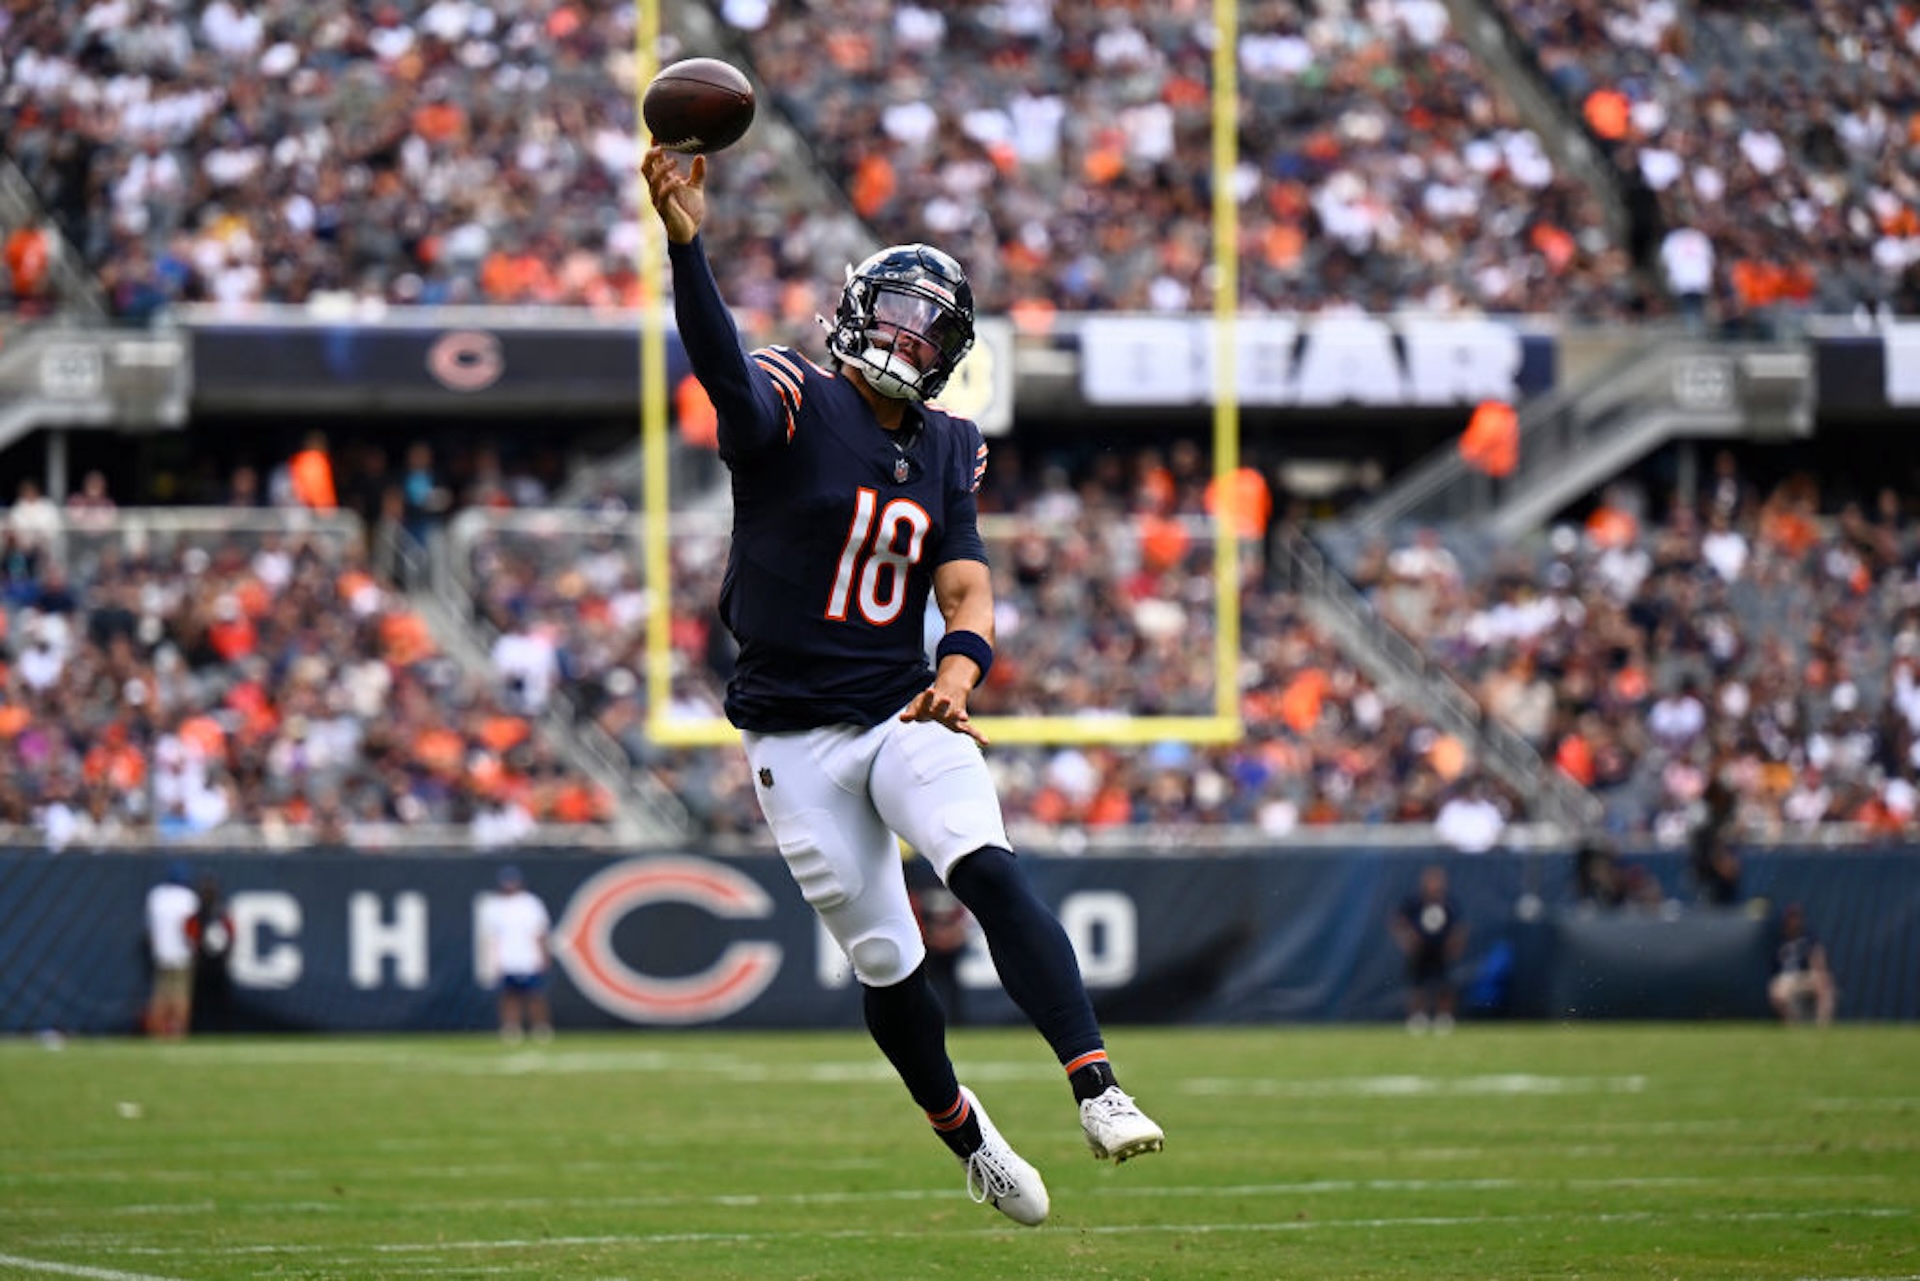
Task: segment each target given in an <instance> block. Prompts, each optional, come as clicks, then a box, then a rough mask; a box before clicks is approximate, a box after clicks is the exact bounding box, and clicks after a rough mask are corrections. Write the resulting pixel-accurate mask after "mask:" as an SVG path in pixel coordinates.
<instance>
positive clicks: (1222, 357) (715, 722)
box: [634, 0, 1244, 747]
mask: <svg viewBox="0 0 1920 1281" xmlns="http://www.w3.org/2000/svg"><path fill="white" fill-rule="evenodd" d="M1237 5H1238V0H1214V4H1213V22H1214V47H1213V51H1212V72H1213V86H1212V98H1211V130H1210V132H1211V134H1212V154H1211V167H1212V171H1213V191H1212V207H1211V212H1212V232H1213V236H1212V239H1213V255H1212V269H1213V310H1212V324H1211V327H1210V328H1211V345H1212V358H1213V359H1212V363H1213V388H1212V390H1213V449H1212V453H1213V468H1212V478H1213V490H1214V495H1215V500H1214V510H1213V513H1212V528H1213V543H1214V546H1213V569H1212V572H1213V578H1214V587H1213V593H1212V598H1213V616H1214V617H1213V623H1214V628H1213V630H1214V652H1213V682H1214V697H1213V713H1212V714H1211V715H1205V716H1202V715H1193V716H1182V715H1153V716H1117V715H1075V714H1073V712H1072V709H1065V714H1063V715H1055V716H982V717H980V718H978V723H979V725H980V728H981V730H982V731H983V732H984V733H985V734H986V735H987V736H988V738H990V739H991V740H992V741H993V742H995V743H999V744H1007V745H1020V744H1029V745H1050V746H1063V747H1064V746H1096V745H1111V746H1141V747H1144V746H1151V745H1152V744H1154V743H1164V742H1184V743H1231V742H1237V741H1238V740H1239V739H1240V738H1241V737H1242V736H1243V735H1244V727H1243V725H1242V723H1241V718H1240V694H1239V660H1240V640H1241V635H1240V534H1239V530H1238V528H1237V527H1236V524H1235V518H1236V511H1235V501H1234V498H1233V494H1234V487H1233V478H1234V476H1235V475H1236V473H1237V472H1238V471H1239V469H1240V401H1239V378H1238V373H1237V364H1236V355H1237V350H1238V344H1237V336H1236V334H1237V327H1238V315H1239V306H1240V289H1239V279H1240V277H1239V271H1240V255H1239V234H1240V228H1239V209H1238V206H1237V204H1236V201H1235V194H1234V183H1235V175H1236V173H1237V170H1238V167H1239V127H1238V121H1239V84H1238V75H1237V57H1238V50H1237V45H1238V43H1239V13H1238V8H1237ZM637 8H638V12H637V15H636V27H635V35H634V39H635V59H634V65H635V77H636V82H635V86H634V120H635V126H636V128H637V129H639V130H641V132H642V135H643V138H644V131H645V125H644V123H642V121H641V118H640V112H639V104H640V98H641V96H642V95H643V94H644V93H645V89H646V84H647V81H648V80H649V79H651V78H652V75H653V73H654V71H655V70H656V68H657V46H658V37H659V23H660V0H639V3H638V6H637ZM642 199H643V200H644V194H643V195H642ZM641 212H642V214H644V212H645V210H644V208H643V209H642V211H641ZM641 222H642V223H643V224H644V225H645V226H646V228H647V234H646V238H645V242H644V247H643V249H642V255H643V262H642V274H641V279H642V282H643V295H644V301H643V304H642V306H643V314H642V328H641V444H642V449H641V457H642V461H643V464H644V466H643V469H642V477H643V479H642V486H641V489H642V497H643V513H642V521H641V535H642V540H641V541H642V547H641V561H642V567H643V582H644V584H645V586H646V591H647V635H646V660H647V672H646V689H647V719H646V733H647V736H648V737H649V738H650V739H651V740H653V741H654V742H656V743H659V744H661V745H663V746H668V747H717V746H731V745H734V744H736V743H737V742H738V741H739V736H738V734H737V732H736V731H735V730H734V729H733V727H732V726H731V725H730V724H728V722H727V721H726V720H725V718H723V717H718V716H707V717H675V716H671V715H669V714H668V709H669V708H670V707H671V706H672V704H673V649H672V644H673V642H672V623H673V603H672V574H671V570H672V561H671V557H670V555H669V551H668V545H669V540H670V537H671V519H670V518H671V514H672V494H671V492H670V489H669V482H668V473H669V461H670V460H669V457H668V431H669V423H668V421H667V386H666V378H667V360H666V323H667V312H666V301H665V299H666V271H665V254H666V248H665V233H664V231H663V229H662V228H661V227H660V224H659V220H658V219H653V218H646V217H644V216H643V217H642V218H641Z"/></svg>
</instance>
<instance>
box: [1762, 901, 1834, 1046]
mask: <svg viewBox="0 0 1920 1281" xmlns="http://www.w3.org/2000/svg"><path fill="white" fill-rule="evenodd" d="M1837 999H1838V990H1837V989H1836V987H1835V984H1834V981H1833V971H1832V970H1831V969H1830V968H1829V967H1828V964H1827V948H1826V944H1824V943H1822V942H1821V941H1820V938H1819V936H1818V935H1816V934H1814V933H1813V932H1812V930H1810V929H1809V928H1808V927H1807V914H1806V910H1805V909H1804V908H1802V907H1801V906H1800V905H1799V904H1798V903H1789V904H1787V906H1786V908H1785V910H1783V911H1782V912H1781V914H1780V933H1779V940H1778V942H1777V943H1776V944H1775V946H1774V960H1773V977H1772V978H1771V979H1769V980H1768V982H1767V1000H1768V1001H1769V1002H1770V1003H1771V1004H1772V1006H1773V1010H1774V1013H1775V1014H1777V1015H1779V1016H1780V1021H1781V1022H1782V1023H1789V1024H1791V1023H1806V1022H1808V1021H1809V1020H1811V1021H1812V1022H1813V1023H1814V1024H1815V1025H1816V1026H1819V1027H1825V1026H1827V1025H1828V1024H1829V1023H1831V1022H1833V1010H1834V1005H1835V1002H1836V1000H1837Z"/></svg>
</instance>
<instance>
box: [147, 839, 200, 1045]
mask: <svg viewBox="0 0 1920 1281" xmlns="http://www.w3.org/2000/svg"><path fill="white" fill-rule="evenodd" d="M199 913H200V896H199V895H198V894H196V893H194V892H193V888H192V884H191V877H190V875H189V873H188V871H187V867H186V865H185V864H184V863H177V862H176V863H169V864H168V865H167V874H166V879H164V880H162V881H161V882H160V883H159V884H158V885H156V886H154V887H153V888H152V889H150V890H148V891H147V955H148V956H149V957H150V958H151V959H152V961H153V992H152V996H151V998H150V999H149V1001H148V1003H147V1031H148V1033H149V1034H150V1035H152V1036H156V1037H158V1038H160V1039H161V1040H163V1041H178V1040H180V1039H181V1038H182V1037H184V1036H186V1034H187V1024H188V1022H189V1021H190V1020H191V1018H192V1016H193V952H194V945H193V933H192V926H193V924H194V920H195V918H196V917H197V916H198V915H199Z"/></svg>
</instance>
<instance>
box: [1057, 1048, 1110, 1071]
mask: <svg viewBox="0 0 1920 1281" xmlns="http://www.w3.org/2000/svg"><path fill="white" fill-rule="evenodd" d="M1106 1061H1107V1052H1106V1051H1105V1050H1088V1051H1087V1052H1086V1053H1085V1054H1082V1055H1080V1056H1079V1057H1078V1058H1075V1059H1069V1060H1068V1061H1067V1062H1066V1063H1064V1064H1062V1066H1063V1067H1065V1068H1066V1070H1067V1075H1068V1076H1072V1075H1073V1074H1074V1073H1075V1072H1078V1071H1079V1070H1080V1069H1081V1068H1083V1067H1086V1066H1087V1065H1088V1064H1089V1063H1105V1062H1106Z"/></svg>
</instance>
